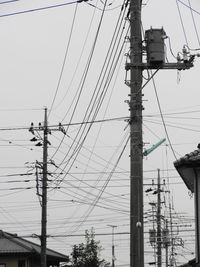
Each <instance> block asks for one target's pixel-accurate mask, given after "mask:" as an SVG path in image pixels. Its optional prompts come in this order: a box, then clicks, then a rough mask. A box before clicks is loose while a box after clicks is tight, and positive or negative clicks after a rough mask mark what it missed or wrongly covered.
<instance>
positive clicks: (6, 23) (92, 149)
mask: <svg viewBox="0 0 200 267" xmlns="http://www.w3.org/2000/svg"><path fill="white" fill-rule="evenodd" d="M4 2H5V1H0V7H1V8H0V10H1V11H0V36H1V42H0V48H1V49H0V59H1V61H0V73H1V80H0V90H1V97H0V146H1V153H0V159H1V163H0V175H1V189H0V199H1V202H0V203H1V205H0V210H1V213H0V214H1V215H0V223H1V228H2V229H3V230H5V231H8V232H11V233H14V232H17V233H18V234H19V235H22V236H24V235H31V234H34V233H35V234H40V212H41V211H40V205H39V201H38V197H37V196H36V182H35V175H34V173H35V170H34V169H32V167H33V165H34V164H35V162H36V160H37V161H42V148H40V147H35V146H34V144H33V143H31V142H30V141H29V140H30V139H31V138H32V137H33V136H32V135H31V133H30V132H29V131H28V127H29V126H30V124H31V122H34V125H35V126H37V125H38V122H42V121H43V118H44V107H47V108H48V109H49V110H50V109H51V108H52V109H51V112H50V115H49V117H48V122H49V125H50V126H51V125H57V124H58V123H59V122H62V123H63V124H64V125H66V124H68V123H70V118H71V115H72V113H73V109H74V107H75V101H73V99H76V100H77V95H78V94H79V93H80V91H78V89H80V88H82V92H81V94H80V100H79V102H78V104H77V108H76V110H75V114H74V117H73V119H72V121H71V122H73V123H75V122H82V121H83V118H84V114H85V112H86V110H87V108H88V107H89V108H91V107H92V104H91V103H90V99H92V100H94V97H93V98H92V94H93V92H94V90H95V88H100V89H99V92H102V91H101V90H103V89H102V88H104V89H107V93H106V95H105V98H104V99H103V103H102V105H101V109H100V110H99V112H98V115H97V117H96V118H95V119H96V120H102V119H113V118H121V117H127V116H128V115H129V113H128V112H129V111H128V105H127V104H126V103H125V102H124V101H125V100H128V94H129V88H128V87H127V86H126V85H125V84H124V80H125V70H124V65H125V61H126V57H125V54H126V53H127V52H128V49H129V44H128V43H126V45H125V48H124V50H123V53H121V57H120V58H119V60H118V64H117V66H116V70H115V72H114V74H113V78H112V80H111V82H110V84H109V86H108V88H107V84H105V82H102V84H101V81H100V82H99V84H98V86H97V81H98V78H99V75H100V72H101V68H102V65H103V62H104V60H105V57H106V53H107V50H108V47H109V44H110V42H111V38H112V34H113V32H114V29H115V25H116V23H117V19H118V17H119V14H120V8H121V5H122V2H123V1H121V0H113V1H111V0H110V1H108V2H107V7H106V12H105V14H104V17H103V21H102V24H101V28H100V31H99V35H98V39H97V43H96V45H95V49H94V53H93V57H92V60H91V63H90V65H89V69H88V72H87V76H86V77H84V76H83V74H84V69H85V67H86V66H87V62H88V58H89V55H90V53H91V51H92V46H93V44H94V40H95V34H96V32H97V29H98V24H99V21H100V18H101V14H102V9H103V6H104V2H103V1H89V2H88V3H80V4H78V6H76V4H75V3H72V2H73V1H71V2H69V1H64V0H62V1H61V0H56V1H50V0H49V1H47V0H43V1H41V0H34V1H30V0H19V1H13V2H10V3H4ZM66 3H68V5H64V4H66ZM69 3H70V4H69ZM177 3H179V8H180V9H179V10H180V13H179V10H178V8H177ZM183 3H184V4H186V5H189V2H188V1H187V0H182V3H181V2H176V1H175V0H168V1H164V0H159V1H156V0H149V1H146V2H145V3H144V4H145V5H144V7H143V10H142V19H143V21H142V23H143V28H144V30H146V29H149V28H150V27H151V26H152V27H154V28H161V27H163V28H164V30H165V31H166V34H167V36H169V37H170V43H171V50H172V51H173V54H174V55H175V56H176V55H177V53H178V52H181V50H182V48H183V45H186V44H187V45H188V46H189V47H190V48H191V49H198V48H200V43H199V36H198V35H197V33H196V31H195V26H196V29H197V31H199V27H200V20H199V18H200V17H199V13H200V4H199V2H198V0H190V3H191V5H192V8H193V9H194V10H195V11H196V12H195V11H194V12H193V18H192V16H191V12H190V10H189V9H188V8H187V7H186V6H184V5H183ZM53 5H62V6H60V7H54V8H49V7H52V6H53ZM95 6H96V7H97V8H95ZM47 7H48V8H47ZM43 8H46V9H43ZM36 9H37V11H33V10H36ZM39 9H43V10H39ZM30 10H32V11H33V12H27V13H23V14H18V13H22V12H24V11H30ZM126 13H127V12H126ZM126 13H125V14H126ZM180 14H181V17H180ZM5 15H9V16H5ZM181 19H182V22H183V25H184V28H183V27H182V24H181ZM194 21H195V25H194ZM122 23H123V24H124V23H125V21H124V20H122ZM127 29H128V21H127V22H126V24H125V28H124V31H123V34H122V37H121V41H120V42H119V47H121V45H122V42H123V40H124V37H125V34H126V32H127ZM70 36H71V38H70ZM118 36H120V34H118ZM117 40H118V39H117ZM116 43H117V41H116ZM165 44H166V53H167V58H168V61H169V62H174V61H175V59H174V57H173V55H172V54H171V52H170V47H169V39H166V40H165ZM113 51H114V50H113ZM118 52H119V50H118ZM118 52H117V53H116V56H115V58H117V55H118ZM197 52H198V51H191V53H197ZM108 58H109V57H107V59H108ZM64 59H66V60H65V64H64V65H63V63H64ZM109 62H110V64H111V62H112V59H110V61H109ZM194 65H195V66H194V68H192V69H191V70H187V71H182V72H180V73H178V72H177V71H176V70H169V71H167V70H162V71H159V72H158V73H157V74H156V76H155V85H156V89H157V93H158V96H159V102H160V105H161V109H162V112H163V114H164V118H165V124H166V126H167V132H168V135H169V137H170V141H171V143H172V145H173V149H174V151H175V153H176V156H177V158H179V157H180V156H182V155H184V154H185V153H187V152H190V151H193V150H194V149H195V148H196V146H197V144H198V143H199V141H200V139H199V128H200V127H199V126H200V123H199V112H200V105H199V96H200V93H199V85H198V84H199V67H200V62H199V59H198V58H197V59H196V60H195V64H194ZM63 66H64V68H62V67H63ZM109 66H110V65H108V69H109ZM61 72H62V75H61ZM111 73H112V70H110V74H111ZM144 76H145V77H147V73H145V72H144ZM107 77H110V76H108V74H105V77H104V78H105V79H104V81H105V80H106V78H107ZM59 81H60V82H59ZM83 81H84V84H83ZM144 82H145V80H144ZM100 84H101V87H100V86H99V85H100ZM54 100H55V101H54ZM144 100H145V101H144V107H145V110H144V142H145V148H149V147H150V146H152V145H153V144H155V143H156V142H158V141H159V140H160V139H162V138H164V137H166V133H165V130H164V127H163V124H162V121H161V117H160V112H159V109H158V103H157V100H156V96H155V90H154V86H153V83H152V82H150V83H149V84H148V85H147V86H146V87H145V88H144ZM90 111H91V114H92V115H94V113H93V112H94V108H91V109H90ZM91 120H92V117H89V121H91ZM15 128H17V129H15ZM19 128H23V129H19ZM65 128H66V129H67V130H68V136H66V137H65V138H64V140H63V134H62V133H61V132H58V131H54V132H52V135H51V136H49V140H50V142H51V146H50V147H49V152H48V154H49V159H52V160H54V162H55V164H56V165H57V166H59V168H58V169H57V168H55V167H54V166H52V165H51V166H49V169H50V171H51V172H55V173H54V175H53V176H52V177H50V178H49V179H50V180H51V181H50V182H49V187H50V188H49V192H48V234H49V235H52V236H54V238H49V239H48V246H49V247H50V248H52V249H55V250H58V251H60V252H62V253H66V254H69V253H70V252H71V246H72V245H74V244H78V243H80V242H82V241H83V238H82V237H80V236H77V237H76V236H74V235H79V234H80V235H82V234H84V231H85V230H86V229H90V228H91V227H94V228H95V232H96V234H105V233H111V227H110V226H108V225H116V226H117V228H116V229H115V231H116V232H119V233H120V232H121V233H124V234H121V235H116V237H115V242H116V255H117V256H116V258H117V259H116V266H128V263H129V240H128V235H127V234H126V233H127V232H128V231H129V173H128V172H129V146H128V145H127V146H126V148H125V151H124V153H123V155H122V156H121V157H120V155H121V152H122V150H123V148H124V147H125V144H126V140H127V138H128V134H129V129H128V125H127V122H126V121H125V120H124V119H118V120H112V121H108V122H104V123H95V124H94V125H93V126H92V127H91V129H90V131H89V128H86V130H88V131H89V132H88V134H87V138H86V139H85V140H84V143H83V146H82V147H81V150H80V151H79V153H77V154H74V147H75V144H77V143H76V142H78V139H76V136H77V134H78V131H79V129H80V125H73V126H70V127H69V128H67V127H65ZM3 129H7V130H6V131H5V130H3ZM81 129H83V127H82V128H81ZM84 133H85V134H86V132H84ZM83 136H84V135H83ZM83 136H80V135H79V137H80V138H83ZM61 140H63V141H62V142H61ZM73 140H76V142H75V143H73ZM80 141H83V139H80ZM60 143H61V145H60ZM72 145H73V149H72V150H69V147H70V146H72ZM119 158H120V161H119V163H118V164H117V162H118V159H119ZM73 159H74V160H73ZM174 160H175V158H174V156H173V153H172V151H171V149H170V147H169V143H168V141H167V142H166V143H165V144H164V145H162V146H160V147H159V148H158V149H157V150H156V151H154V152H153V153H152V154H150V155H149V156H148V157H147V158H145V159H144V184H148V183H151V180H152V179H155V182H156V178H157V169H158V168H160V169H161V175H162V178H165V179H166V181H169V183H170V185H169V187H170V194H165V198H166V202H167V199H170V200H171V201H172V199H173V203H174V209H175V210H176V211H177V212H179V213H181V215H184V216H186V215H187V216H191V215H192V214H193V199H190V197H189V195H188V191H187V189H186V187H185V185H184V184H183V183H182V181H181V179H179V178H178V177H177V176H178V175H177V173H176V171H174V170H173V161H174ZM116 164H117V165H116ZM113 171H114V173H113V175H112V176H111V175H110V173H112V172H113ZM60 172H62V173H63V174H62V175H59V173H60ZM25 173H33V174H32V175H27V176H22V175H20V174H25ZM10 175H13V176H10ZM54 179H55V181H54ZM25 180H30V181H27V182H25ZM108 182H109V183H108ZM57 186H60V187H61V188H60V189H58V188H56V187H57ZM104 186H106V188H105V190H104ZM27 187H31V189H25V188H27ZM145 188H146V187H145ZM102 190H103V191H104V193H103V194H102V193H101V192H102ZM152 200H155V197H153V196H152V195H150V194H149V195H148V196H146V194H145V200H144V202H145V207H144V208H145V210H147V209H150V207H149V205H148V202H149V201H152ZM163 210H164V208H163ZM149 226H150V224H149V223H148V224H147V227H149ZM191 233H192V235H193V234H194V233H193V232H191ZM56 235H61V236H62V235H63V237H60V238H58V237H56ZM67 235H69V236H68V237H65V236H67ZM71 235H72V236H71ZM183 235H185V232H183ZM147 237H148V236H147V235H146V236H145V238H146V239H145V240H146V241H145V242H148V239H147ZM192 238H193V237H192ZM98 239H99V240H101V243H102V246H103V248H104V251H102V255H103V257H104V258H105V259H106V260H108V261H111V236H110V235H106V236H103V235H100V236H99V235H98V236H97V240H98ZM35 242H36V240H35ZM189 243H190V242H189V241H188V243H186V248H188V249H191V245H190V244H189ZM145 250H146V251H147V252H148V251H151V248H150V246H148V245H147V246H146V248H145ZM180 251H181V250H180ZM185 251H186V250H185ZM185 251H182V252H180V254H181V253H182V254H185V257H186V258H184V257H179V259H178V262H179V263H180V262H181V263H182V262H184V261H185V260H186V259H191V258H192V257H193V256H192V255H191V253H190V254H189V253H186V252H185ZM188 251H189V250H188ZM146 255H148V253H147V254H146ZM149 260H151V257H149V256H146V260H145V262H148V261H149Z"/></svg>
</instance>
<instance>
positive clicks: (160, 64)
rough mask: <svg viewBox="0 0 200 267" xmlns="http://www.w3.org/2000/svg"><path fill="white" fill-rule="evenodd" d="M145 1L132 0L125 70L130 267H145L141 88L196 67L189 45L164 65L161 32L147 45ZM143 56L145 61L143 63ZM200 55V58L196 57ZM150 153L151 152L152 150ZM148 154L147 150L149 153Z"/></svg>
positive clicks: (153, 34) (151, 35)
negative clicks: (160, 75)
mask: <svg viewBox="0 0 200 267" xmlns="http://www.w3.org/2000/svg"><path fill="white" fill-rule="evenodd" d="M141 9H142V0H130V6H129V12H128V19H129V21H130V50H129V53H128V61H129V62H127V63H126V67H125V69H126V70H129V71H130V81H126V84H127V85H128V86H129V87H130V100H129V107H130V267H144V226H143V155H144V156H145V153H146V152H145V153H144V154H143V136H142V110H143V106H142V88H143V87H144V86H145V85H146V84H147V83H148V82H149V81H150V80H151V79H152V78H153V76H154V75H155V74H156V73H157V71H158V70H161V69H163V70H164V69H165V70H169V69H176V70H186V69H190V68H191V67H193V61H194V58H195V55H190V52H189V50H188V49H187V47H186V46H184V47H183V50H182V53H179V54H178V56H177V62H165V60H166V53H165V50H166V49H165V44H164V40H165V39H166V38H167V35H166V33H165V31H164V30H163V28H162V29H153V28H151V29H149V30H146V31H145V40H144V41H145V43H143V40H142V33H141V25H142V24H141ZM143 54H145V55H146V58H147V60H146V62H143ZM196 56H199V55H196ZM153 69H154V70H155V72H154V74H151V77H149V79H148V81H147V82H146V84H144V85H142V81H143V79H142V73H143V70H153ZM149 152H151V151H149ZM147 153H148V151H147Z"/></svg>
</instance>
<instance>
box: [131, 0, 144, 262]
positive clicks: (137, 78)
mask: <svg viewBox="0 0 200 267" xmlns="http://www.w3.org/2000/svg"><path fill="white" fill-rule="evenodd" d="M141 5H142V1H141V0H130V14H129V18H130V63H131V64H130V65H131V67H130V165H131V166H130V187H131V188H130V194H131V197H130V233H131V234H130V266H131V267H143V266H144V228H143V138H142V92H141V87H142V69H141V63H142V36H141ZM132 64H133V65H132Z"/></svg>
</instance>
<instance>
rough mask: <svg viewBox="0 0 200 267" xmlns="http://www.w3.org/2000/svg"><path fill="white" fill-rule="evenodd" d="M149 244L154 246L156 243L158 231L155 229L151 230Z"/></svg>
mask: <svg viewBox="0 0 200 267" xmlns="http://www.w3.org/2000/svg"><path fill="white" fill-rule="evenodd" d="M149 242H150V244H151V246H154V245H155V243H156V230H155V229H149Z"/></svg>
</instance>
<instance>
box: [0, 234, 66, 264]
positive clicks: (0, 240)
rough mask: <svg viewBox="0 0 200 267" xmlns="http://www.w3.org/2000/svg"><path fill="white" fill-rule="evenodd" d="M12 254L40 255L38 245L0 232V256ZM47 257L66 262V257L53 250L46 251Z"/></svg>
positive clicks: (14, 235)
mask: <svg viewBox="0 0 200 267" xmlns="http://www.w3.org/2000/svg"><path fill="white" fill-rule="evenodd" d="M5 253H6V254H13V253H26V254H32V253H36V254H38V255H39V254H40V245H38V244H35V243H33V242H30V241H28V240H26V239H24V238H21V237H18V236H17V235H16V234H10V233H7V232H3V231H1V230H0V255H1V254H5ZM46 255H47V257H53V258H55V259H57V260H60V261H67V260H68V257H67V256H66V255H63V254H61V253H58V252H56V251H54V250H51V249H48V248H47V250H46Z"/></svg>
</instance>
